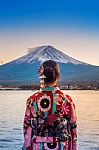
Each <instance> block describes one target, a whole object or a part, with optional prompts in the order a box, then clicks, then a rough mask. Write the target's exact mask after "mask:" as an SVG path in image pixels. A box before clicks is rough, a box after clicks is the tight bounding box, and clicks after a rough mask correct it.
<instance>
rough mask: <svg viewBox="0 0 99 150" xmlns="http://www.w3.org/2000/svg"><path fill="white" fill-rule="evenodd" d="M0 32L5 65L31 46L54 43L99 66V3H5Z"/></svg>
mask: <svg viewBox="0 0 99 150" xmlns="http://www.w3.org/2000/svg"><path fill="white" fill-rule="evenodd" d="M0 33H1V34H0V41H1V42H0V53H1V56H0V61H3V62H4V63H6V62H8V61H10V60H12V59H15V58H17V57H19V56H21V55H23V54H24V53H25V52H26V50H27V48H28V47H35V46H39V45H47V44H51V45H53V46H55V47H56V48H58V49H60V50H63V52H65V53H66V54H69V55H71V56H72V57H74V58H76V59H79V60H82V61H85V62H88V63H91V64H95V65H98V64H99V60H98V57H97V54H98V56H99V50H98V49H99V44H98V41H99V1H98V0H2V1H0ZM5 43H6V44H5ZM90 51H91V53H90ZM93 51H94V58H93V54H92V52H93Z"/></svg>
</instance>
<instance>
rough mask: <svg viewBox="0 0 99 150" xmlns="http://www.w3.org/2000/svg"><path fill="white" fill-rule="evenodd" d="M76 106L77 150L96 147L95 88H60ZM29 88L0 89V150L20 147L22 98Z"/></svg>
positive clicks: (98, 106)
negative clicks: (25, 89) (65, 89)
mask: <svg viewBox="0 0 99 150" xmlns="http://www.w3.org/2000/svg"><path fill="white" fill-rule="evenodd" d="M64 92H65V93H67V94H69V95H70V96H71V97H72V98H73V100H74V102H75V105H76V112H77V118H78V150H99V91H64ZM32 93H33V92H32V91H0V150H8V149H10V150H14V149H16V150H20V149H21V146H22V143H23V128H22V124H23V117H24V111H25V105H26V99H27V98H28V97H29V95H31V94H32Z"/></svg>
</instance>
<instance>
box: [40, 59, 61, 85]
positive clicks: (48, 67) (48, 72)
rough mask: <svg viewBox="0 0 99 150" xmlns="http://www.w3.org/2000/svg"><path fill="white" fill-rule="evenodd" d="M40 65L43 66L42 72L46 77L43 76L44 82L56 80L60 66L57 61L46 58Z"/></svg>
mask: <svg viewBox="0 0 99 150" xmlns="http://www.w3.org/2000/svg"><path fill="white" fill-rule="evenodd" d="M42 65H43V68H44V72H43V74H44V76H45V77H46V78H44V82H45V83H51V82H54V81H56V80H57V78H58V77H59V74H60V68H59V65H58V63H56V62H55V61H53V60H48V61H45V62H44V63H43V64H42Z"/></svg>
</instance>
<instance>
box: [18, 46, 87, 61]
mask: <svg viewBox="0 0 99 150" xmlns="http://www.w3.org/2000/svg"><path fill="white" fill-rule="evenodd" d="M49 59H52V60H54V61H57V62H59V63H66V64H67V63H72V64H85V63H83V62H81V61H78V60H76V59H73V58H72V57H70V56H68V55H66V54H64V53H63V52H61V51H59V50H58V49H56V48H54V47H52V46H50V45H48V46H41V47H37V48H31V49H29V50H28V54H27V55H25V56H23V57H21V58H19V59H17V60H16V63H22V62H26V63H31V64H32V63H34V62H36V61H38V62H40V63H43V62H44V61H46V60H49Z"/></svg>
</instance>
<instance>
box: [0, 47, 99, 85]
mask: <svg viewBox="0 0 99 150" xmlns="http://www.w3.org/2000/svg"><path fill="white" fill-rule="evenodd" d="M50 59H51V60H54V61H56V62H58V63H59V65H60V74H61V77H60V82H61V83H66V82H71V81H72V82H99V66H93V65H90V64H87V63H84V62H82V61H78V60H76V59H74V58H72V57H70V56H68V55H66V54H64V53H63V52H62V51H60V50H58V49H56V48H54V47H52V46H50V45H47V46H40V47H36V48H31V49H29V50H28V53H27V54H26V55H24V56H22V57H20V58H18V59H16V60H13V61H11V62H9V63H6V64H4V65H1V66H0V84H1V85H2V84H3V85H5V84H6V85H9V84H11V85H12V84H15V85H16V84H37V83H39V77H38V68H39V67H40V65H41V64H42V63H43V62H44V61H46V60H50Z"/></svg>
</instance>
